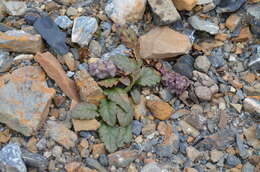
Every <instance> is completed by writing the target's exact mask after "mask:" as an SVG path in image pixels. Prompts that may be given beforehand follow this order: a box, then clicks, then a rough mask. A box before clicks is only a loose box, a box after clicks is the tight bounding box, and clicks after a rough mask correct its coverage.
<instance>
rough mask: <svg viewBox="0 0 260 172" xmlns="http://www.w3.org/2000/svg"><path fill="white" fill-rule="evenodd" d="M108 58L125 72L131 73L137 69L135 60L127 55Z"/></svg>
mask: <svg viewBox="0 0 260 172" xmlns="http://www.w3.org/2000/svg"><path fill="white" fill-rule="evenodd" d="M110 60H112V62H113V63H114V64H115V65H116V67H118V68H119V69H121V70H122V71H124V72H126V73H132V72H134V71H135V70H137V67H138V65H137V63H136V61H135V60H134V59H130V58H129V57H127V56H123V55H115V56H112V57H110Z"/></svg>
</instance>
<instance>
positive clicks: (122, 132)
mask: <svg viewBox="0 0 260 172" xmlns="http://www.w3.org/2000/svg"><path fill="white" fill-rule="evenodd" d="M131 140H132V126H131V125H128V126H127V127H120V128H119V131H118V137H117V146H118V147H119V148H120V147H123V146H124V145H125V144H127V143H130V142H131Z"/></svg>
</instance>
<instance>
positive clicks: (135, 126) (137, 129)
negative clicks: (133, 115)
mask: <svg viewBox="0 0 260 172" xmlns="http://www.w3.org/2000/svg"><path fill="white" fill-rule="evenodd" d="M142 128H143V123H141V122H140V121H138V120H134V121H133V122H132V133H133V134H134V135H136V136H139V135H140V134H141V132H142Z"/></svg>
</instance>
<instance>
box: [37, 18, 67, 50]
mask: <svg viewBox="0 0 260 172" xmlns="http://www.w3.org/2000/svg"><path fill="white" fill-rule="evenodd" d="M33 27H34V28H35V30H36V31H37V32H38V33H39V34H40V35H41V36H42V38H43V39H44V40H45V41H46V42H47V44H48V45H49V46H50V47H51V48H53V49H54V51H55V52H56V53H58V54H60V55H64V54H66V53H68V52H69V49H68V47H67V45H66V43H65V40H66V34H65V33H64V32H62V31H61V30H60V29H59V28H58V26H57V25H56V24H55V23H54V22H53V20H52V19H51V17H50V16H45V17H42V18H39V19H37V20H36V21H35V22H34V24H33Z"/></svg>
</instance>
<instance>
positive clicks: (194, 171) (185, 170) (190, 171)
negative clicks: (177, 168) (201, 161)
mask: <svg viewBox="0 0 260 172" xmlns="http://www.w3.org/2000/svg"><path fill="white" fill-rule="evenodd" d="M184 172H198V171H197V170H196V169H195V168H185V169H184Z"/></svg>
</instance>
